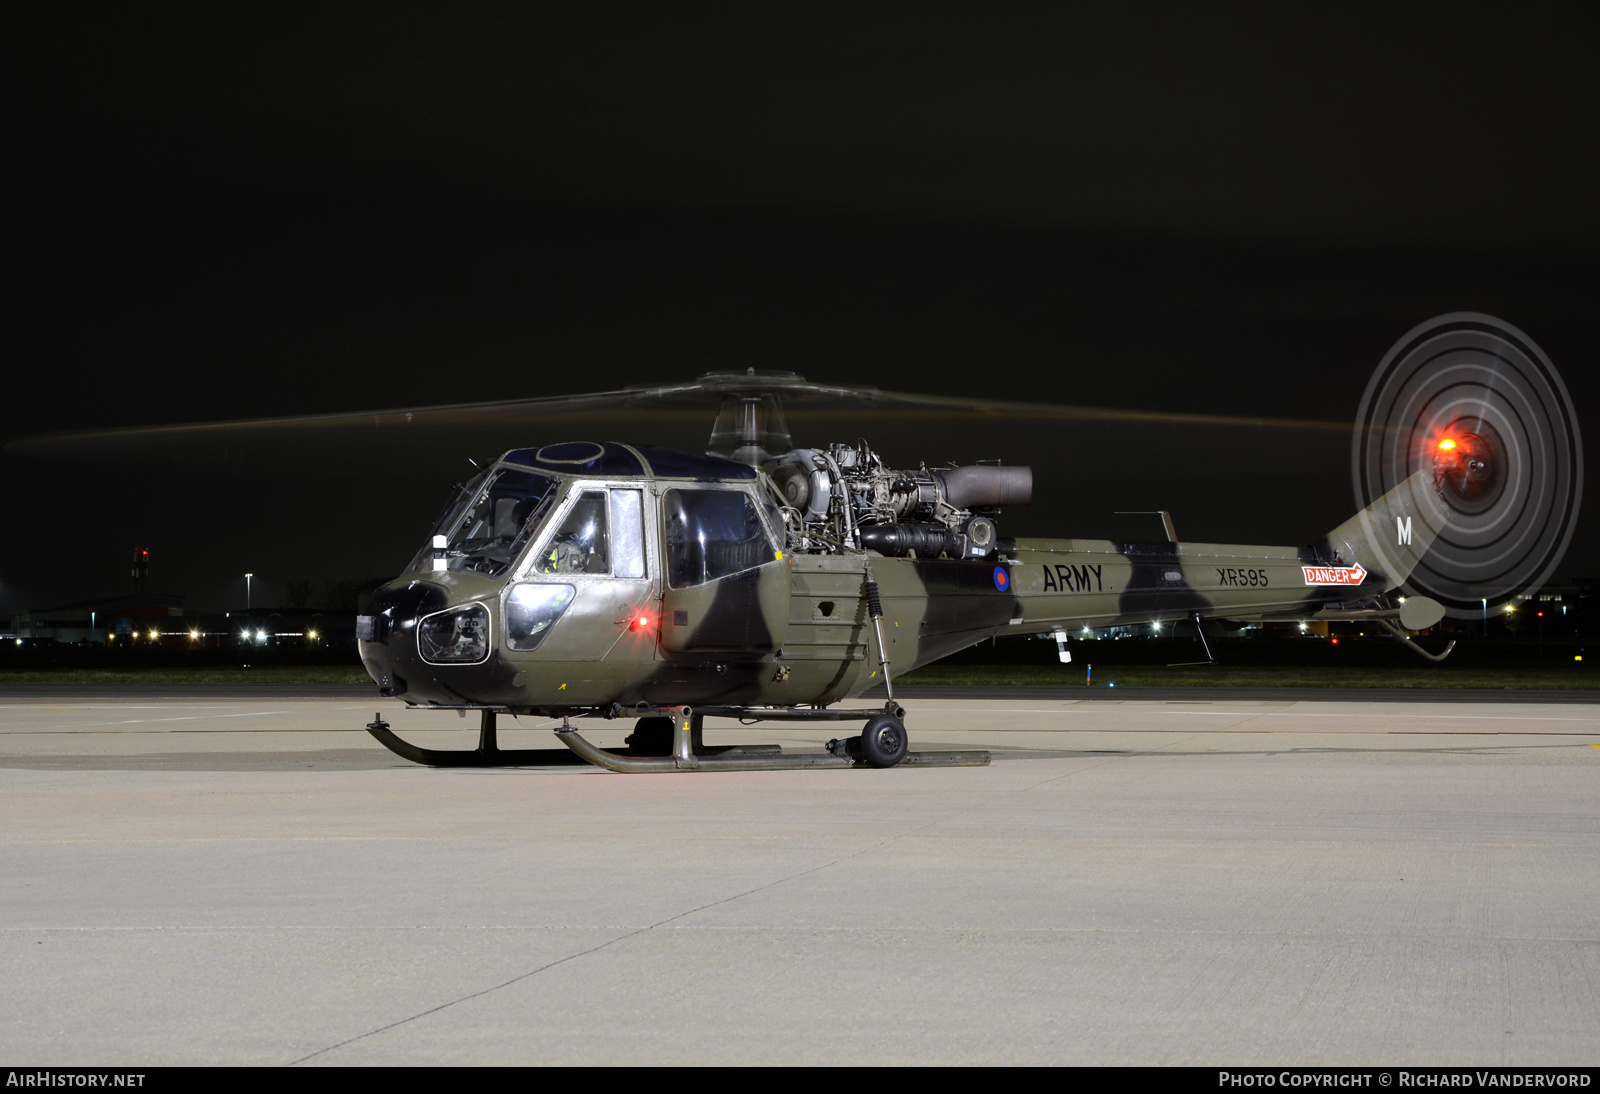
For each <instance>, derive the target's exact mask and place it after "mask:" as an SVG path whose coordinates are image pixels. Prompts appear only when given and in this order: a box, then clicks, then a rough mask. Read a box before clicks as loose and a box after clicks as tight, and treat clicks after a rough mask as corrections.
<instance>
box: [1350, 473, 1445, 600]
mask: <svg viewBox="0 0 1600 1094" xmlns="http://www.w3.org/2000/svg"><path fill="white" fill-rule="evenodd" d="M1448 519H1449V511H1448V510H1447V509H1446V508H1445V504H1444V502H1443V501H1442V500H1441V499H1440V497H1439V492H1438V490H1436V489H1435V488H1434V485H1433V472H1432V471H1431V470H1429V471H1418V472H1417V473H1416V474H1415V475H1412V476H1411V477H1410V478H1409V479H1407V480H1405V481H1404V482H1402V483H1401V484H1400V485H1399V486H1396V487H1395V488H1394V489H1393V490H1391V491H1389V492H1388V493H1387V494H1385V495H1383V497H1381V498H1379V499H1378V500H1377V501H1375V502H1373V503H1372V504H1371V505H1369V506H1367V507H1366V508H1365V509H1363V510H1361V512H1359V513H1357V514H1356V515H1355V516H1353V517H1351V518H1350V519H1349V520H1347V521H1345V522H1344V523H1343V524H1341V525H1339V527H1337V528H1335V529H1334V530H1333V531H1331V532H1329V533H1328V546H1329V547H1330V548H1332V549H1333V550H1334V551H1336V552H1337V553H1338V555H1339V558H1340V560H1341V561H1342V562H1343V563H1344V564H1345V565H1346V566H1354V565H1356V564H1357V563H1360V564H1361V565H1363V566H1365V567H1366V568H1367V570H1368V571H1369V572H1371V573H1372V574H1373V576H1375V577H1381V578H1383V579H1384V581H1385V582H1386V583H1387V587H1388V588H1390V589H1393V588H1395V587H1397V586H1398V585H1399V584H1400V583H1401V582H1403V581H1405V579H1406V578H1408V577H1410V576H1411V571H1412V570H1415V569H1416V568H1417V563H1419V562H1421V561H1422V556H1423V555H1425V554H1427V553H1428V548H1429V547H1430V546H1432V545H1433V541H1434V539H1435V538H1436V537H1437V536H1438V535H1439V534H1440V533H1441V532H1443V531H1444V529H1445V525H1446V523H1447V522H1448Z"/></svg>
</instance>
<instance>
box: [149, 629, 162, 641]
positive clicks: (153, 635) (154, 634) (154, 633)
mask: <svg viewBox="0 0 1600 1094" xmlns="http://www.w3.org/2000/svg"><path fill="white" fill-rule="evenodd" d="M150 637H151V639H152V640H154V639H157V638H160V637H161V632H160V631H151V632H150Z"/></svg>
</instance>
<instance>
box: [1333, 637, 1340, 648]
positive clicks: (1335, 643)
mask: <svg viewBox="0 0 1600 1094" xmlns="http://www.w3.org/2000/svg"><path fill="white" fill-rule="evenodd" d="M1333 644H1334V645H1335V646H1337V645H1338V644H1339V640H1338V639H1337V638H1335V639H1334V640H1333Z"/></svg>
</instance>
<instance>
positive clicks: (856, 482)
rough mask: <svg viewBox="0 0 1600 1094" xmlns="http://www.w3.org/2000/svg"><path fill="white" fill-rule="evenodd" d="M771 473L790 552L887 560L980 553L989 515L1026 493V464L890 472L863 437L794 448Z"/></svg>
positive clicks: (989, 536) (988, 535) (1029, 474)
mask: <svg viewBox="0 0 1600 1094" xmlns="http://www.w3.org/2000/svg"><path fill="white" fill-rule="evenodd" d="M771 475H772V483H773V485H774V486H775V487H776V488H777V491H778V492H779V494H781V495H782V499H783V503H784V510H785V517H786V520H787V521H788V524H789V539H790V546H791V549H794V550H802V551H816V552H837V551H841V550H844V549H846V548H850V547H855V548H864V549H869V550H874V551H877V552H879V553H881V554H884V555H889V556H894V557H904V556H907V555H915V556H916V557H917V558H987V557H989V555H991V554H992V553H993V552H994V549H995V545H996V542H997V540H998V534H997V532H996V529H995V523H994V518H995V516H997V515H998V514H999V512H1000V510H1001V509H1002V508H1004V507H1006V506H1009V505H1026V504H1028V502H1029V501H1030V500H1031V499H1032V497H1033V471H1032V469H1031V468H1027V467H1002V466H1000V464H999V463H993V464H988V463H984V464H978V465H977V466H975V467H940V468H934V469H931V470H930V469H929V468H928V466H927V465H926V464H924V465H923V466H922V467H921V468H919V469H918V470H916V471H896V470H894V469H892V468H888V467H885V466H884V465H883V461H882V460H881V459H880V458H879V457H878V456H877V455H876V454H875V453H874V452H873V451H872V449H871V448H870V447H868V445H867V443H866V442H865V441H862V442H861V443H860V444H859V445H856V446H854V447H852V446H850V445H843V444H835V445H829V446H828V447H827V448H826V449H820V448H802V449H796V450H794V451H791V452H788V453H786V454H785V455H784V456H782V457H781V458H780V459H779V460H778V462H777V465H776V466H775V467H773V469H772V472H771Z"/></svg>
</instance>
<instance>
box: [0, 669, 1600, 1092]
mask: <svg viewBox="0 0 1600 1094" xmlns="http://www.w3.org/2000/svg"><path fill="white" fill-rule="evenodd" d="M376 709H378V702H377V701H375V700H359V699H342V698H328V697H321V698H314V699H293V698H271V699H243V698H225V699H207V698H184V699H139V698H132V699H107V698H95V697H93V693H92V692H86V694H85V695H83V696H79V697H73V696H68V697H66V698H64V699H51V700H48V701H40V700H38V699H36V698H29V697H21V698H18V697H10V698H7V699H5V700H3V701H0V984H3V985H4V990H3V991H0V1058H4V1059H8V1060H11V1061H14V1062H18V1063H27V1064H29V1065H43V1064H107V1065H128V1064H135V1063H138V1064H151V1065H153V1064H169V1063H260V1064H284V1063H294V1062H301V1063H304V1064H308V1065H309V1064H363V1063H384V1064H399V1063H433V1062H436V1063H631V1064H646V1063H859V1062H883V1063H1069V1064H1070V1063H1107V1064H1121V1063H1141V1064H1143V1063H1150V1064H1235V1065H1239V1064H1291V1063H1334V1064H1338V1063H1348V1064H1383V1063H1394V1064H1412V1065H1422V1064H1430V1063H1431V1064H1454V1065H1471V1064H1547V1065H1555V1064H1591V1065H1592V1064H1594V1063H1596V1062H1597V1060H1600V839H1597V836H1600V800H1597V794H1596V788H1597V783H1600V706H1594V705H1586V704H1575V703H1570V702H1569V703H1563V704H1547V703H1536V702H1533V703H1526V702H1525V703H1515V702H1511V703H1505V702H1502V703H1496V704H1494V705H1492V706H1488V705H1481V704H1473V703H1460V702H1457V703H1451V702H1448V701H1442V702H1404V703H1386V702H1293V701H1286V700H1278V699H1269V700H1264V701H1251V700H1240V699H1236V698H1229V699H1225V700H1224V699H1213V700H1211V701H1204V700H1202V701H1192V700H1191V701H1180V702H1164V701H1131V702H1130V701H1107V700H1105V699H1100V700H1098V701H1094V702H1085V701H1082V700H1072V699H1051V700H1044V699H1035V698H1031V697H1030V698H1023V699H1020V700H1010V701H1007V700H1003V699H995V698H981V699H974V700H944V699H939V700H922V701H917V702H915V703H913V704H912V717H911V719H910V720H909V727H910V730H911V733H912V738H913V747H917V748H936V747H961V748H967V747H987V748H991V749H993V750H994V751H995V756H996V759H995V763H994V764H993V765H992V766H991V767H988V768H979V769H914V768H903V769H896V770H891V771H871V770H860V771H827V770H823V771H798V772H761V773H719V774H700V775H660V776H622V775H613V774H609V773H605V772H600V771H597V770H594V769H592V768H586V767H583V768H580V767H547V768H537V769H503V770H481V771H473V770H429V769H424V768H419V767H414V766H412V765H409V764H407V763H405V762H404V761H402V760H400V759H398V758H397V757H394V756H391V755H390V754H389V753H387V752H385V751H384V750H383V749H382V748H381V747H380V746H378V744H377V743H376V742H374V741H373V740H372V739H371V738H370V737H368V736H367V735H366V734H365V733H364V732H362V730H361V728H360V727H361V725H362V723H364V722H366V721H368V720H369V719H370V718H371V717H372V714H373V711H374V710H376ZM385 716H386V717H388V718H389V720H390V721H391V722H392V723H393V725H394V728H395V729H396V731H397V732H400V733H402V734H403V735H405V736H407V737H408V738H409V739H412V740H414V741H416V742H417V743H420V744H425V745H431V746H435V747H453V746H461V747H469V746H470V745H471V744H472V743H473V740H474V738H475V735H474V732H473V723H471V722H470V721H458V720H457V719H456V718H454V717H453V716H450V715H437V714H435V715H426V714H420V713H405V712H401V711H399V710H398V708H397V707H395V706H394V705H392V704H391V705H390V706H389V707H386V708H385ZM721 725H726V727H727V728H725V729H723V728H718V729H714V730H711V731H709V732H708V737H710V738H712V739H713V740H714V741H733V740H767V741H778V742H780V743H782V744H783V745H784V746H785V747H786V748H814V747H818V745H819V743H820V742H821V741H822V740H824V739H825V738H827V737H828V736H832V735H836V734H838V733H839V732H840V727H831V728H830V727H827V726H823V727H818V728H808V727H804V726H798V727H793V728H779V729H775V730H774V729H747V728H741V727H738V726H736V725H733V724H731V723H721ZM430 727H431V728H430ZM625 732H626V729H625V728H622V727H618V728H615V729H607V730H604V731H600V732H596V733H594V734H592V735H591V736H592V739H597V740H598V741H599V742H600V743H602V744H607V743H610V744H616V743H619V742H620V738H621V736H622V735H623V734H624V733H625ZM501 743H502V747H507V748H510V747H544V746H546V745H549V744H552V743H553V739H552V738H551V736H550V735H549V734H548V733H544V732H534V731H527V732H523V733H519V732H518V731H515V730H509V729H504V728H503V729H502V732H501Z"/></svg>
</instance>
